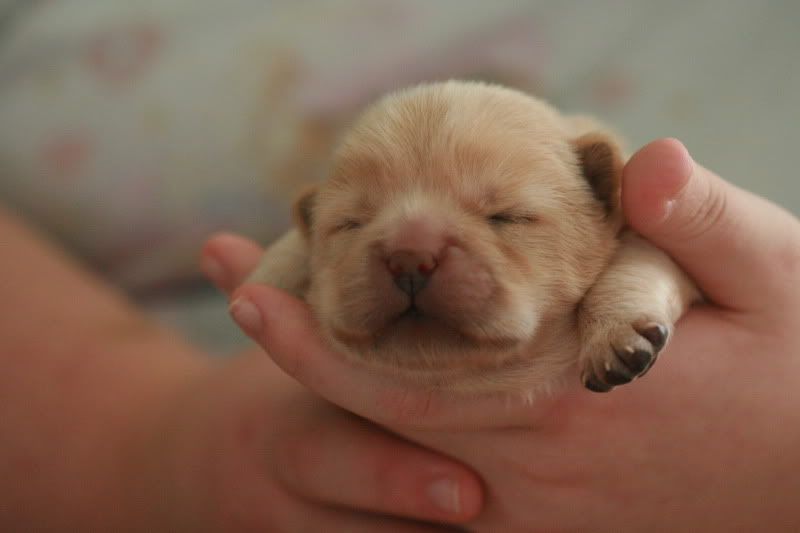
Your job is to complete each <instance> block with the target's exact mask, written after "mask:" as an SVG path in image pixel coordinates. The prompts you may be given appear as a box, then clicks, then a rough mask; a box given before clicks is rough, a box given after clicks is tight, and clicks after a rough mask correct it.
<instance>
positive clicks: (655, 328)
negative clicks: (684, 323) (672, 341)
mask: <svg viewBox="0 0 800 533" xmlns="http://www.w3.org/2000/svg"><path fill="white" fill-rule="evenodd" d="M636 332H637V333H638V334H639V335H641V336H642V337H644V338H645V339H647V340H648V341H650V344H652V345H653V350H654V351H656V352H658V351H659V350H661V348H663V347H664V345H665V344H666V343H667V337H668V336H669V330H668V329H667V326H665V325H664V324H657V323H654V322H651V323H649V324H646V325H645V326H644V327H643V328H642V329H637V330H636Z"/></svg>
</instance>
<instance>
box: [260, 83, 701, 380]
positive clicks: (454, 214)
mask: <svg viewBox="0 0 800 533" xmlns="http://www.w3.org/2000/svg"><path fill="white" fill-rule="evenodd" d="M622 165H623V159H622V155H621V149H620V147H619V143H618V141H617V140H616V139H615V137H614V136H613V135H612V134H611V133H609V132H607V131H604V130H603V129H602V128H600V127H599V126H598V125H597V124H596V123H595V122H594V121H593V120H591V119H589V118H586V117H565V116H562V115H560V114H559V113H558V112H556V111H555V110H554V109H552V108H551V107H550V106H548V105H547V104H546V103H544V102H542V101H540V100H537V99H535V98H532V97H530V96H528V95H525V94H522V93H520V92H517V91H513V90H510V89H506V88H503V87H499V86H491V85H486V84H481V83H467V82H456V81H451V82H447V83H438V84H430V85H422V86H418V87H415V88H411V89H407V90H403V91H400V92H397V93H394V94H390V95H388V96H386V97H385V98H383V99H382V100H380V101H379V102H377V103H376V104H375V105H373V106H372V107H371V108H370V109H368V110H367V111H366V112H365V113H364V114H363V115H362V116H361V118H360V119H359V120H358V121H357V122H356V124H355V125H354V126H353V127H352V129H351V130H350V131H349V133H348V134H347V135H346V136H345V138H344V139H343V142H342V144H341V146H340V148H339V150H338V152H337V153H336V155H335V159H334V167H333V168H334V170H333V173H332V175H331V176H330V178H329V179H328V180H327V181H326V182H324V183H322V184H321V185H320V186H319V187H317V188H314V189H310V190H308V191H306V192H305V193H304V194H303V195H301V197H300V198H299V200H298V201H297V203H296V206H295V220H296V223H297V227H296V228H295V229H293V230H291V231H290V232H289V233H288V234H287V235H286V236H284V237H283V238H282V239H281V240H280V241H279V242H278V243H276V244H275V245H274V246H273V247H271V248H270V249H269V250H268V251H267V253H266V254H265V257H264V260H263V262H262V264H261V266H260V267H259V269H258V270H257V271H256V272H255V273H254V275H253V277H252V279H253V280H255V281H260V282H264V283H268V284H272V285H277V286H279V287H282V288H285V289H287V290H289V291H291V292H294V293H295V294H296V295H298V296H301V297H304V298H306V300H307V301H308V302H309V304H310V305H311V306H312V308H313V309H314V311H315V313H316V316H317V319H318V321H319V324H320V326H321V329H322V331H323V332H324V334H325V335H326V337H327V338H328V339H329V341H330V342H331V343H333V344H334V345H335V346H336V347H337V348H338V349H339V350H340V351H342V352H344V353H346V354H349V356H351V357H353V358H355V359H357V360H359V361H363V362H366V363H367V364H370V365H373V366H374V367H375V369H376V371H383V372H391V373H392V374H393V375H395V376H397V378H398V379H406V380H409V381H412V382H414V383H416V384H420V385H423V386H431V387H444V388H448V389H451V390H467V391H521V392H525V393H526V394H527V393H531V392H533V391H536V390H539V389H541V388H545V387H549V386H551V385H552V384H553V383H556V382H557V381H558V380H559V379H560V378H561V377H562V376H564V375H566V372H567V370H568V369H569V368H570V367H571V366H572V365H574V364H575V362H576V361H578V362H579V365H580V368H581V378H582V380H583V382H584V384H585V385H586V386H587V387H588V388H590V389H592V390H596V391H606V390H610V389H611V388H612V387H613V386H615V385H619V384H622V383H626V382H628V381H630V380H632V379H634V378H636V377H637V376H639V375H641V374H642V373H644V372H646V371H647V370H648V369H649V368H650V366H651V365H652V363H653V361H654V360H655V357H656V355H657V354H658V352H659V351H660V350H661V349H662V348H663V346H664V344H665V343H666V341H667V338H668V336H669V333H670V331H671V330H672V327H673V324H674V323H675V321H676V320H677V319H678V318H679V316H680V315H681V314H682V312H683V311H684V310H685V308H686V306H687V305H688V304H689V303H690V302H691V301H692V300H693V299H694V298H695V297H696V296H697V292H696V290H695V289H694V287H693V285H692V283H691V282H690V281H689V280H688V279H687V278H686V276H685V275H684V274H683V273H682V272H681V271H680V270H679V269H678V268H677V267H676V266H675V265H674V264H673V263H672V261H671V260H670V259H669V258H668V257H667V256H665V255H664V254H663V253H662V252H660V251H659V250H657V249H655V248H653V247H652V246H650V245H649V244H648V243H646V242H645V241H644V240H643V239H641V238H639V237H638V236H636V235H635V234H633V233H631V232H629V231H626V230H623V227H622V226H623V222H622V220H623V217H622V214H621V211H620V176H621V170H622ZM417 263H419V265H417ZM398 272H400V274H398ZM403 276H405V278H403V282H404V283H406V284H408V283H417V285H418V286H419V285H420V284H424V288H423V289H422V290H419V292H416V293H413V292H412V293H409V292H407V291H405V290H401V288H400V287H401V284H399V282H397V281H396V280H399V279H400V278H402V277H403ZM409 290H413V289H409ZM412 294H413V298H412V296H411V295H412ZM412 303H413V305H412Z"/></svg>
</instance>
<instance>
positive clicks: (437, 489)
mask: <svg viewBox="0 0 800 533" xmlns="http://www.w3.org/2000/svg"><path fill="white" fill-rule="evenodd" d="M427 493H428V498H430V500H431V502H433V504H434V505H435V506H436V507H438V508H439V509H441V510H442V511H444V512H446V513H448V514H458V513H460V512H461V491H460V489H459V486H458V483H456V482H455V481H453V480H452V479H439V480H437V481H434V482H433V483H431V484H430V485H428V490H427Z"/></svg>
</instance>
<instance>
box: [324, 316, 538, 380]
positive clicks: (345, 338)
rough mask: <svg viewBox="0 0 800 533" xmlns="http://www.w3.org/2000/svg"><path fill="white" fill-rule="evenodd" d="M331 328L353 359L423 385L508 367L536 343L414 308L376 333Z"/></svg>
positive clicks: (334, 338) (393, 375)
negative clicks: (490, 333) (487, 332)
mask: <svg viewBox="0 0 800 533" xmlns="http://www.w3.org/2000/svg"><path fill="white" fill-rule="evenodd" d="M326 329H327V330H328V334H329V337H331V340H333V341H334V343H335V344H336V345H337V346H338V347H339V349H340V350H342V351H344V352H346V353H347V354H348V355H349V356H350V357H351V358H353V359H355V360H358V361H360V362H362V363H364V364H367V365H369V366H372V367H375V368H378V369H380V370H381V371H382V372H384V373H388V374H390V375H391V376H392V377H398V376H405V377H406V378H407V379H408V380H410V381H414V382H417V383H418V384H421V385H429V384H440V385H444V384H447V385H452V384H454V382H457V381H459V380H462V379H468V378H470V377H471V376H474V375H479V374H484V373H485V372H487V371H491V370H496V369H500V368H504V367H506V366H507V365H509V364H513V363H515V362H516V361H517V360H518V359H519V358H520V354H521V353H523V349H522V348H524V347H525V346H526V344H527V341H529V340H530V339H529V338H519V337H513V336H486V335H482V334H481V333H479V332H472V331H470V330H469V328H460V327H457V326H455V325H453V324H449V323H447V322H446V321H445V320H442V319H440V318H437V317H435V316H430V315H425V314H421V313H419V312H418V311H416V310H413V309H412V310H408V311H405V312H403V313H401V314H399V315H398V316H397V317H395V318H394V319H392V320H391V321H389V322H388V323H387V324H386V325H384V326H383V327H381V328H379V329H377V330H375V331H371V332H365V331H361V332H359V331H356V330H351V329H347V328H346V327H337V326H330V327H328V328H326Z"/></svg>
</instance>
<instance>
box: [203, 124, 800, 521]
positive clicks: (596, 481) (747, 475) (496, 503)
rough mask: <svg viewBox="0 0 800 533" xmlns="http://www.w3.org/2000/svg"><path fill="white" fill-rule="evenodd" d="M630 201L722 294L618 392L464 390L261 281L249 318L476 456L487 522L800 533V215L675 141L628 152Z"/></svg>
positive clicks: (271, 338) (316, 367)
mask: <svg viewBox="0 0 800 533" xmlns="http://www.w3.org/2000/svg"><path fill="white" fill-rule="evenodd" d="M623 208H624V211H625V214H626V217H627V220H628V222H629V224H630V225H631V226H632V227H633V229H635V230H636V231H638V232H639V233H641V234H642V235H643V236H644V237H646V238H647V239H649V240H650V241H651V242H653V243H654V244H655V245H657V246H659V247H660V248H662V249H663V250H665V251H666V252H667V253H668V254H669V255H671V256H672V258H673V259H674V260H675V261H676V262H677V263H678V264H679V265H680V266H681V267H682V268H683V269H684V270H685V271H686V272H687V273H688V274H689V275H690V276H691V277H692V278H693V279H694V280H695V281H696V283H697V285H698V286H699V288H700V290H701V291H702V293H703V295H704V297H705V301H706V303H705V304H704V305H700V306H696V307H695V308H693V309H692V310H690V312H689V313H688V314H687V315H686V316H685V317H684V318H683V319H682V320H681V321H680V322H679V324H678V327H677V329H676V332H675V334H674V336H673V338H672V339H671V341H670V344H669V345H668V346H667V348H666V349H665V351H664V352H663V353H662V354H661V356H660V358H659V362H658V364H657V365H655V367H654V368H653V369H652V370H651V371H650V373H649V374H648V375H647V376H646V377H644V378H642V379H640V380H637V381H635V382H634V383H632V384H630V385H625V386H622V387H618V388H617V389H615V390H614V391H613V392H611V393H608V394H605V395H603V394H596V393H591V392H588V391H586V390H584V389H583V388H582V387H581V386H580V383H579V381H578V379H577V376H576V377H575V379H574V380H572V383H571V385H569V386H568V387H567V388H566V389H565V390H562V391H561V392H559V393H558V394H556V395H554V396H553V397H550V398H544V399H540V400H538V401H536V402H535V403H534V404H533V405H532V406H527V405H524V404H523V403H521V402H518V403H516V404H515V403H511V404H509V403H508V402H507V401H498V400H497V399H495V398H487V399H473V400H472V401H469V402H465V401H463V399H461V401H457V400H456V399H454V398H453V397H452V396H451V395H448V394H446V393H437V392H430V391H421V390H409V389H408V388H404V387H400V386H392V383H391V382H390V381H387V380H385V379H384V380H379V379H378V378H376V377H375V376H374V375H373V374H371V373H370V372H369V371H368V370H365V369H363V368H359V367H354V366H353V365H352V364H350V363H348V362H346V360H345V359H344V358H342V357H340V356H339V354H336V353H334V352H332V351H331V350H330V349H328V348H327V347H326V346H325V344H324V343H323V342H322V341H321V340H320V338H319V336H318V335H317V334H316V331H315V329H314V323H313V318H312V316H311V314H310V311H309V309H308V308H307V307H306V306H305V305H304V304H303V303H302V302H300V301H298V300H296V299H294V298H292V297H290V296H289V295H287V294H286V293H283V292H281V291H279V290H276V289H273V288H270V287H265V286H257V285H244V286H242V287H240V288H239V289H238V290H237V291H236V292H235V293H234V296H233V298H234V304H233V305H232V313H233V315H234V317H235V319H236V320H237V321H238V322H239V324H240V325H241V326H242V327H243V329H244V330H245V331H247V332H248V334H249V335H250V336H251V337H252V338H253V339H255V340H256V341H258V342H259V343H260V344H261V345H262V346H263V347H264V348H265V349H266V351H267V352H268V353H269V354H270V355H271V356H272V358H273V359H274V360H275V361H276V362H277V363H278V364H279V365H280V366H281V367H282V368H283V369H284V370H285V371H286V372H287V373H289V374H290V375H292V376H294V377H295V378H296V379H297V380H298V381H300V382H301V383H303V384H304V385H306V386H307V387H308V388H309V389H310V390H311V391H313V392H315V393H317V394H319V395H320V396H322V397H325V398H327V399H329V400H330V401H332V402H333V403H336V404H338V405H340V406H342V407H343V408H345V409H347V410H350V411H353V412H355V413H357V414H359V415H361V416H364V417H365V418H368V419H371V420H373V421H375V422H377V423H379V424H381V425H384V426H386V427H389V428H391V429H392V430H393V431H396V432H398V433H401V434H403V435H405V436H407V437H408V438H410V439H413V440H416V441H417V442H420V443H423V444H425V445H426V446H429V447H431V448H433V449H437V450H440V451H442V452H444V453H446V454H448V455H451V456H453V457H456V458H459V459H460V460H462V461H463V462H464V463H466V464H467V465H469V466H472V467H473V468H474V469H475V470H476V471H477V472H478V473H479V474H480V475H481V476H482V477H483V479H484V480H485V483H486V490H487V501H486V508H485V512H484V513H482V514H481V516H479V517H478V518H477V519H476V520H475V521H473V522H472V523H471V526H470V527H471V528H472V529H476V530H483V531H571V532H572V531H586V532H604V531H609V532H612V531H613V532H624V531H631V532H638V531H705V532H715V531H720V532H723V531H797V530H800V505H798V504H799V503H800V502H799V501H798V496H797V495H798V494H800V476H797V475H796V473H797V472H798V471H800V337H798V335H797V331H798V329H800V285H799V284H798V283H797V280H798V279H800V222H798V220H797V219H796V218H795V217H793V216H792V215H790V214H789V213H787V212H786V211H784V210H782V209H780V208H778V207H777V206H775V205H774V204H771V203H769V202H767V201H766V200H764V199H762V198H759V197H757V196H755V195H752V194H750V193H748V192H745V191H743V190H741V189H739V188H737V187H734V186H733V185H731V184H729V183H727V182H725V181H723V180H722V179H720V178H719V177H717V176H716V175H714V174H713V173H711V172H710V171H708V170H706V169H705V168H703V167H702V166H700V165H699V164H696V163H695V162H694V161H693V160H692V159H691V157H690V155H689V154H688V152H687V151H686V149H685V148H684V147H683V145H681V144H680V143H679V142H678V141H675V140H672V139H662V140H660V141H655V142H653V143H651V144H649V145H647V146H646V147H644V148H643V149H641V150H640V151H639V152H638V153H637V154H636V155H634V157H633V158H632V159H631V160H630V161H629V163H628V164H627V165H626V167H625V171H624V176H623ZM222 242H224V243H225V252H224V253H218V254H217V255H216V256H215V257H216V258H217V260H218V261H219V262H220V264H222V265H234V264H236V263H237V262H238V263H239V264H242V262H244V261H245V259H244V258H246V257H250V258H251V259H250V261H255V260H254V259H252V257H255V256H254V255H251V254H257V253H258V249H254V248H253V247H252V245H251V244H245V243H244V242H243V241H237V240H236V239H234V238H232V237H221V238H220V239H219V240H217V241H212V243H211V244H210V245H209V246H210V249H211V250H214V246H215V245H218V244H220V243H222ZM248 247H249V250H248ZM219 250H221V248H218V249H217V251H219ZM230 268H232V267H230ZM465 404H468V406H465Z"/></svg>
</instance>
